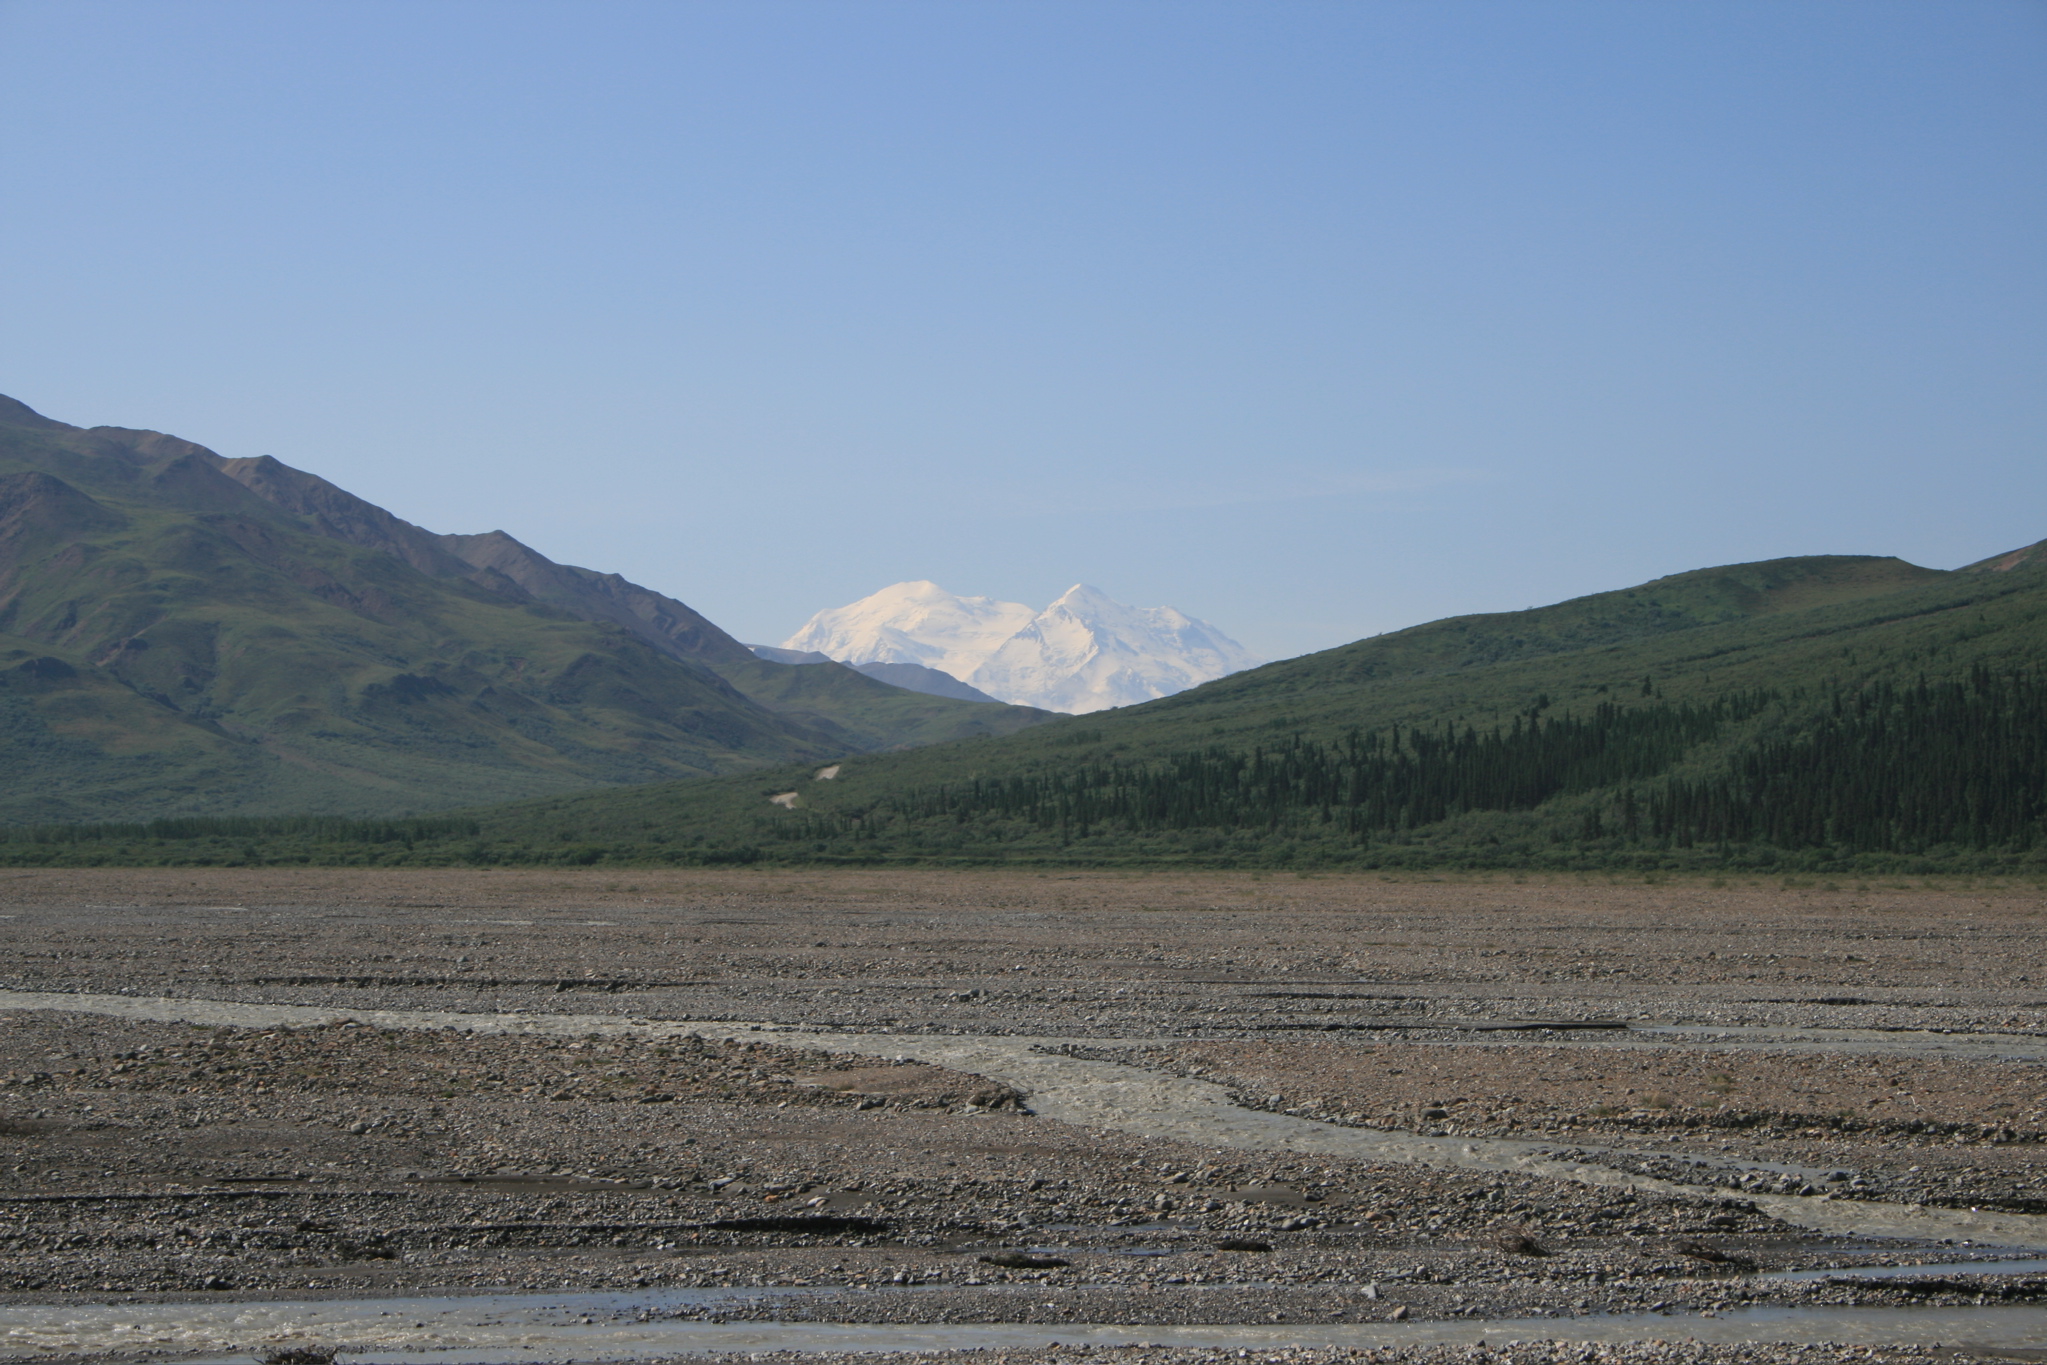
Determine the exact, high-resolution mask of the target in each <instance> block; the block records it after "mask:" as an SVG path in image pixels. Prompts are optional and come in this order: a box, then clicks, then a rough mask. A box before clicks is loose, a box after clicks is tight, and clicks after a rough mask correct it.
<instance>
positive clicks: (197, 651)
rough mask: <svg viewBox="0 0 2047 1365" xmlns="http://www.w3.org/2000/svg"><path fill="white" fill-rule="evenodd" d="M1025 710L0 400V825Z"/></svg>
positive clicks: (436, 801) (658, 754) (631, 767)
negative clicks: (773, 640) (785, 660)
mask: <svg viewBox="0 0 2047 1365" xmlns="http://www.w3.org/2000/svg"><path fill="white" fill-rule="evenodd" d="M1042 718H1043V717H1042V715H1041V713H1038V712H1034V711H1029V710H1026V709H1023V708H1018V707H1010V706H999V705H987V704H975V703H971V702H962V701H957V700H953V699H949V698H941V697H934V696H929V695H923V694H918V693H913V692H907V691H904V690H902V689H900V688H896V687H893V686H890V685H888V684H886V683H883V682H881V681H878V680H876V679H873V678H869V677H865V676H863V675H861V674H859V673H857V672H855V671H853V670H851V669H848V668H845V667H843V666H841V665H838V664H834V663H823V664H806V665H796V666H791V665H782V664H774V663H770V662H768V661H766V660H763V659H760V658H759V657H757V656H756V655H755V654H754V653H753V652H752V651H751V650H749V649H747V648H746V647H745V646H744V645H742V644H740V643H739V642H738V641H736V640H734V639H733V638H732V637H731V636H729V635H727V634H726V633H725V632H724V631H722V630H720V629H719V628H718V627H717V626H716V625H714V624H712V623H711V622H710V621H708V620H706V619H705V618H704V617H703V616H701V615H700V614H698V613H697V612H695V611H693V610H692V609H691V608H689V607H688V606H687V605H686V604H684V603H682V602H678V601H676V600H675V599H673V598H669V597H666V596H664V595H662V594H660V593H657V592H654V591H652V590H650V589H647V588H643V587H640V586H639V585H637V584H634V583H630V582H628V581H626V580H625V579H623V578H620V577H619V576H618V575H616V574H602V573H597V572H594V571H592V570H588V569H581V568H576V567H573V566H569V565H561V564H556V563H554V562H553V561H551V560H549V559H547V558H546V557H545V556H543V555H541V554H539V553H538V552H536V551H534V550H532V549H530V548H529V547H527V546H525V545H522V544H520V543H519V542H518V541H517V540H515V539H513V538H512V537H510V536H508V535H506V534H504V533H503V532H491V533H488V534H485V535H475V536H451V535H436V534H434V533H432V532H429V531H426V530H423V529H422V528H420V527H417V526H414V525H412V524H411V523H409V522H406V521H403V520H401V519H400V518H398V517H395V516H393V515H391V514H390V513H389V512H387V511H385V510H384V509H382V508H380V507H376V506H375V505H373V504H371V503H368V502H365V501H364V500H362V499H360V498H357V497H355V496H354V495H352V494H350V493H348V492H346V491H345V490H343V489H340V488H337V487H335V486H334V485H333V484H330V483H328V482H327V481H325V480H323V479H320V478H318V477H316V476H314V475H311V474H307V473H304V472H303V471H300V470H295V469H292V468H290V467H289V466H287V465H284V464H282V463H280V462H278V461H276V460H274V459H269V458H267V457H266V458H262V459H253V460H229V459H224V458H222V457H221V456H219V455H216V454H214V453H213V452H212V451H209V450H207V449H205V448H204V447H202V446H198V445H195V444H193V443H191V442H189V441H184V440H180V439H178V438H176V437H172V436H166V435H163V434H162V433H159V432H150V431H133V430H126V429H122V428H112V427H95V428H90V429H84V428H79V427H73V426H69V425H67V424H65V423H62V422H57V421H53V420H51V419H49V418H46V417H43V416H42V415H40V414H38V413H36V412H34V411H32V410H30V409H29V408H27V407H26V406H24V405H22V404H20V403H18V402H15V401H14V400H12V399H4V398H0V762H5V763H6V764H7V765H8V768H9V771H10V773H11V775H12V776H13V777H14V778H15V779H16V780H15V781H14V782H12V783H10V784H9V785H8V788H7V790H6V791H5V792H4V793H0V820H5V821H11V822H22V821H57V820H73V819H90V818H112V817H121V818H126V817H132V816H142V815H160V814H169V813H228V812H254V811H275V810H294V811H315V812H319V811H327V812H346V813H375V814H387V813H399V812H407V811H421V810H430V809H435V808H442V807H447V806H452V805H460V804H468V803H474V802H478V801H489V800H504V799H512V798H515V797H518V796H522V795H536V794H540V793H545V792H551V791H567V790H572V789H575V788H579V787H586V786H590V785H594V784H602V783H614V782H635V781H642V782H643V781H652V780H657V779H661V778H668V777H679V776H692V775H708V774H713V773H720V772H728V771H732V770H733V769H735V768H739V767H746V766H750V765H755V764H760V763H768V762H786V761H790V760H796V761H806V762H807V761H810V760H812V759H824V758H830V757H838V756H843V755H845V754H847V753H851V752H862V751H870V750H875V749H886V748H894V747H901V746H904V745H909V744H916V743H922V742H929V741H932V740H937V739H948V738H956V737H965V736H970V735H975V734H998V733H1006V732H1008V731H1010V730H1014V729H1015V728H1017V727H1019V726H1022V725H1028V724H1031V723H1034V722H1035V721H1037V720H1039V719H1042Z"/></svg>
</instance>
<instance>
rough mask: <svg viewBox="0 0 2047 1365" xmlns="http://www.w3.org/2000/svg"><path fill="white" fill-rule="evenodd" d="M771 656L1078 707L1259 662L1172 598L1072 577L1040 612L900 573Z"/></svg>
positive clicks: (768, 652)
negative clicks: (1131, 597)
mask: <svg viewBox="0 0 2047 1365" xmlns="http://www.w3.org/2000/svg"><path fill="white" fill-rule="evenodd" d="M756 652H757V653H760V654H762V655H763V656H764V657H767V658H771V659H777V660H782V661H785V662H796V661H799V660H806V661H814V660H819V659H835V660H837V661H839V662H841V663H845V664H849V665H851V666H853V667H854V668H856V669H858V670H860V671H861V672H863V673H867V674H869V675H870V676H874V677H879V678H882V679H884V680H886V681H889V682H893V683H896V684H897V685H898V686H903V687H910V688H914V689H917V690H920V691H924V690H929V691H934V692H937V693H939V695H950V696H959V695H962V694H961V693H960V692H955V691H951V690H950V689H948V688H947V686H946V685H947V684H951V685H952V686H953V687H957V686H959V684H961V683H964V684H966V685H967V687H968V690H969V691H970V692H971V693H972V694H973V695H974V696H977V697H984V698H987V699H993V700H998V701H1006V702H1013V703H1015V704H1017V705H1020V706H1034V707H1039V708H1041V709H1043V710H1047V711H1066V712H1072V713H1075V714H1080V713H1085V712H1090V711H1104V710H1107V709H1109V708H1110V707H1116V706H1135V705H1137V704H1138V703H1140V702H1147V701H1155V700H1157V699H1158V698H1160V697H1168V696H1171V695H1173V694H1174V693H1176V692H1184V691H1186V690H1187V689H1188V688H1190V687H1195V686H1198V685H1200V684H1201V683H1205V682H1213V681H1214V680H1215V679H1217V678H1221V677H1226V676H1228V675H1229V674H1232V673H1239V672H1242V671H1243V670H1245V669H1247V668H1255V667H1257V666H1258V664H1259V663H1260V662H1261V661H1260V660H1258V659H1255V658H1253V657H1252V656H1251V655H1250V654H1249V653H1248V652H1247V651H1246V650H1245V649H1244V647H1243V646H1242V645H1240V644H1238V643H1237V642H1236V641H1235V640H1232V639H1230V637H1229V636H1227V635H1225V634H1223V633H1222V632H1221V631H1220V630H1217V629H1216V628H1215V627H1214V626H1212V625H1210V624H1208V623H1207V622H1206V621H1200V620H1196V619H1195V618H1194V617H1192V616H1189V615H1187V614H1186V613H1185V612H1181V611H1176V610H1174V609H1173V608H1172V607H1127V606H1124V605H1123V604H1122V603H1121V602H1118V601H1116V600H1115V599H1114V598H1112V597H1110V596H1109V595H1108V594H1106V593H1104V592H1101V591H1099V590H1098V589H1095V588H1090V587H1088V586H1087V585H1085V584H1075V585H1074V586H1073V587H1071V588H1069V589H1067V590H1066V592H1065V594H1064V595H1062V596H1061V597H1060V598H1059V600H1058V601H1056V602H1054V603H1053V604H1052V605H1051V606H1049V607H1046V608H1045V609H1044V610H1043V611H1035V610H1033V609H1032V608H1030V607H1028V606H1025V605H1024V604H1023V603H1021V602H1001V601H997V600H996V599H994V598H992V597H959V596H956V595H954V594H952V593H949V592H947V591H946V590H945V589H943V588H941V587H939V586H938V585H937V584H936V583H930V582H924V581H918V582H913V583H897V584H895V585H893V586H891V587H887V588H883V589H882V590H881V591H880V592H877V593H874V594H873V595H871V596H868V597H863V598H861V599H860V600H859V601H858V602H855V603H853V604H852V605H850V606H844V607H837V608H834V609H832V610H829V611H821V612H819V613H818V614H817V615H815V616H813V617H811V618H810V620H809V621H808V622H807V623H806V624H805V625H804V627H803V629H801V630H799V631H797V632H796V633H795V634H794V635H792V636H790V637H789V638H788V639H787V640H785V641H783V642H782V645H781V647H780V648H779V649H770V648H766V647H756Z"/></svg>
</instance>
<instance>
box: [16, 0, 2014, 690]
mask: <svg viewBox="0 0 2047 1365" xmlns="http://www.w3.org/2000/svg"><path fill="white" fill-rule="evenodd" d="M0 45H4V47H5V49H6V50H7V51H8V52H9V54H10V56H11V58H12V60H11V61H10V76H9V80H8V82H7V83H5V85H4V86H0V184H5V185H6V186H7V190H6V194H7V198H8V207H9V211H8V212H6V213H0V249H4V250H5V252H6V258H7V259H8V260H9V261H10V262H11V263H12V264H13V266H14V268H13V269H11V270H9V271H6V272H4V274H0V315H4V316H5V318H6V319H7V322H8V325H7V326H6V327H5V328H4V329H0V392H4V393H7V394H11V395H13V396H15V397H17V398H20V399H21V400H22V401H24V402H27V403H29V404H30V405H32V406H33V407H35V408H37V409H38V410H39V411H42V412H44V413H46V414H48V415H49V416H52V417H55V418H58V419H60V420H63V421H67V422H75V423H81V424H88V425H89V424H95V423H110V424H122V425H131V426H146V427H153V428H157V429H160V430H166V431H170V432H174V433H176V434H177V435H180V436H184V437H187V438H189V439H192V440H195V441H199V442H202V443H204V444H206V445H208V446H211V447H213V448H214V449H216V450H218V451H219V452H220V453H222V454H223V455H228V456H247V455H258V454H273V455H276V456H277V457H278V458H279V459H282V460H284V461H286V462H287V463H289V464H292V465H294V466H297V467H299V468H303V469H307V470H310V471H312V472H315V473H318V474H320V475H322V476H323V477H325V478H328V479H331V480H332V481H334V482H335V483H338V484H340V485H341V486H343V487H345V488H347V489H349V490H351V491H352V492H355V493H357V494H360V495H361V496H363V497H365V498H368V499H370V500H371V501H373V502H376V503H379V504H381V505H383V506H385V507H388V508H390V509H391V510H392V511H393V512H395V513H397V514H398V515H400V516H403V517H405V518H407V519H409V520H411V521H414V522H417V523H419V524H421V525H424V526H427V527H429V528H431V529H433V530H436V531H456V532H476V531H484V530H489V529H493V528H503V529H505V530H507V531H509V532H511V533H512V534H513V535H515V536H517V537H519V538H520V539H521V540H523V541H525V542H527V543H528V544H530V545H532V546H534V547H535V548H536V549H539V550H540V551H542V552H543V553H545V554H547V555H549V556H551V557H552V558H555V559H557V560H563V561H567V562H572V563H577V564H583V565H587V566H589V567H593V568H598V569H603V570H613V571H617V572H620V573H623V574H624V575H626V576H627V577H628V578H631V579H633V580H635V581H638V582H641V583H645V584H647V585H648V586H650V587H653V588H656V589H659V590H661V591H664V592H668V593H671V594H673V595H675V596H677V597H680V598H682V599H683V600H684V601H687V602H689V603H690V604H691V605H692V606H694V607H696V608H698V609H699V610H701V611H703V612H704V613H705V614H706V615H708V616H709V617H710V618H711V619H712V620H714V621H716V622H718V624H720V625H721V626H723V627H725V628H726V629H727V630H729V631H731V632H732V633H734V634H735V635H738V636H739V637H741V638H744V639H753V640H776V639H781V638H783V637H784V636H786V635H787V634H788V633H789V632H790V631H791V630H792V629H794V628H796V627H797V626H798V625H800V624H801V623H802V622H803V621H804V620H805V619H806V618H808V617H809V616H810V615H811V614H812V613H813V612H816V611H818V610H820V609H823V608H827V607H831V606H834V605H837V604H840V603H844V602H848V601H852V600H854V599H856V598H859V597H861V596H862V595H864V594H867V593H870V592H872V591H874V589H875V588H877V587H878V586H880V585H883V584H889V583H898V582H902V581H905V580H919V579H930V580H935V581H937V582H939V583H942V584H944V585H946V586H947V587H948V588H950V589H952V590H953V591H955V592H960V593H967V594H986V595H989V596H993V597H996V598H1000V599H1005V600H1011V601H1022V602H1041V601H1048V600H1051V599H1052V598H1053V597H1055V596H1057V595H1058V594H1059V593H1060V592H1061V591H1062V590H1063V589H1065V588H1066V587H1067V586H1068V585H1070V584H1072V583H1074V582H1076V581H1084V582H1087V583H1091V584H1096V585H1099V586H1100V587H1101V588H1103V589H1104V590H1106V591H1107V592H1109V593H1110V594H1112V595H1113V596H1114V597H1116V598H1117V599H1119V600H1121V601H1125V602H1155V603H1170V604H1172V605H1174V606H1176V607H1179V608H1181V609H1183V610H1185V611H1187V612H1189V613H1192V614H1193V615H1196V616H1199V617H1202V618H1205V619H1207V620H1210V621H1213V622H1215V623H1216V624H1217V625H1218V626H1220V627H1221V628H1222V629H1223V630H1225V631H1227V632H1228V633H1229V634H1230V635H1232V636H1234V637H1235V638H1237V639H1238V640H1241V641H1242V642H1243V643H1244V645H1245V646H1247V647H1248V648H1249V649H1250V650H1251V651H1253V652H1254V653H1256V654H1258V655H1261V656H1263V657H1266V658H1281V657H1285V656H1288V655H1291V654H1297V653H1301V652H1304V651H1307V650H1312V649H1319V648H1325V647H1328V646H1331V645H1335V644H1338V643H1341V642H1343V641H1346V640H1351V639H1355V638H1358V637H1361V636H1364V635H1369V634H1372V633H1375V632H1378V631H1382V630H1387V629H1395V628H1398V627H1401V626H1405V625H1409V624H1413V623H1416V622H1419V621H1423V620H1427V619H1432V618H1435V617H1440V616H1444V615H1448V614H1453V613H1458V612H1465V611H1479V610H1511V609H1515V608H1520V607H1524V606H1528V605H1531V604H1534V603H1540V602H1548V601H1555V600H1558V599H1561V598H1565V597H1570V596H1575V595H1579V594H1582V593H1587V592H1593V591H1599V590H1603V589H1608V588H1614V587H1619V586H1623V585H1625V584H1629V583H1633V582H1638V581H1641V580H1644V579H1648V578H1652V577H1655V576H1658V575H1661V574H1666V573H1672V572H1679V571H1682V570H1686V569H1691V568H1697V567H1701V566H1704V565H1708V564H1715V563H1726V562H1731V561H1738V560H1749V559H1760V558H1768V557H1774V556H1779V555H1790V554H1811V553H1873V554H1899V555H1902V556H1904V557H1906V558H1908V559H1912V560H1914V561H1915V562H1918V563H1921V564H1927V565H1931V566H1934V567H1942V568H1945V567H1952V566H1955V565H1958V564H1961V563H1965V562H1968V561H1971V560H1975V559H1979V558H1981V557H1983V556H1985V555H1988V554H1991V553H1993V552H1996V551H1999V550H2004V549H2010V548H2013V547H2015V546H2018V545H2022V544H2027V543H2030V542H2032V541H2036V540H2038V539H2039V538H2040V537H2041V536H2042V535H2043V534H2047V526H2043V524H2042V512H2043V508H2047V460H2043V459H2042V458H2041V452H2042V450H2043V449H2047V440H2043V438H2047V388H2043V386H2042V385H2041V384H2040V383H2039V376H2040V374H2041V373H2042V372H2043V361H2047V344H2043V343H2047V270H2043V264H2047V259H2043V258H2047V243H2043V239H2042V236H2041V234H2040V232H2039V224H2040V223H2041V222H2042V221H2047V212H2043V210H2047V140H2043V138H2042V136H2041V134H2042V131H2043V127H2047V118H2043V115H2047V9H2043V8H2042V7H2041V6H2038V5H2034V4H2028V3H2024V0H1958V2H1957V3H1951V4H1946V5H1940V6H1929V5H1923V4H1916V3H1912V4H1905V3H1883V2H1882V0H1855V2H1854V3H1808V4H1795V5H1785V4H1776V3H1771V4H1748V3H1723V4H1700V5H1691V6H1642V5H1636V4H1630V3H1567V2H1563V0H1560V2H1559V3H1554V4H1542V5H1531V4H1524V3H1497V4H1496V3H1481V2H1479V0H1467V2H1465V3H1445V4H1394V3H1383V4H1372V5H1359V4H1354V3H1330V4H1325V3H1292V4H1277V5H1259V6H1249V5H1233V4H1208V3H1186V4H1176V5H1160V4H1150V3H1125V2H1121V0H1091V2H1090V3H1086V4H1081V3H1049V2H1048V3H1037V4H1017V5H1008V6H958V5H951V4H943V3H871V4H860V5H842V6H835V7H821V6H810V5H802V4H784V3H774V2H773V0H748V3H715V2H710V3H701V4H694V5H690V6H676V5H667V4H656V3H639V2H638V0H633V2H631V3H625V2H621V3H612V4H597V5H583V6H575V7H567V6H556V5H549V4H526V3H493V4H489V5H485V4H481V3H470V2H469V0H447V3H443V4H439V5H435V6H429V7H421V6H413V5H401V4H396V3H377V2H374V0H371V2H367V3H350V4H338V3H332V4H322V3H307V4H299V5H293V6H268V5H259V4H251V3H219V2H217V0H192V3H186V4H181V5H178V6H151V5H144V4H136V3H105V2H103V0H67V2H66V3H62V4H58V3H50V2H49V0H0Z"/></svg>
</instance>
